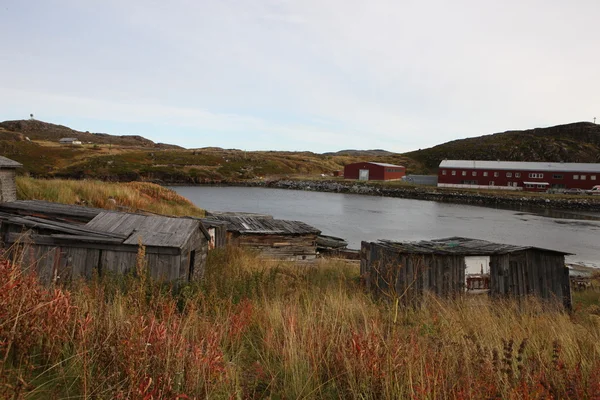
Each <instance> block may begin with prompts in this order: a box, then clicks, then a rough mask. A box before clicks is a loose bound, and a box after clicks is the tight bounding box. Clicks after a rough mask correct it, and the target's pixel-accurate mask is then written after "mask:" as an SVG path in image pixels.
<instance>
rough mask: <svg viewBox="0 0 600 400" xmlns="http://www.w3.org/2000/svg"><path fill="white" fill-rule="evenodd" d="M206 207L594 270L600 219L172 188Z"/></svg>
mask: <svg viewBox="0 0 600 400" xmlns="http://www.w3.org/2000/svg"><path fill="white" fill-rule="evenodd" d="M172 189H174V190H176V191H177V192H178V193H179V194H181V195H183V196H185V197H187V198H188V199H190V200H191V201H192V202H193V203H194V204H196V205H197V206H199V207H202V208H205V209H207V210H218V211H244V212H257V213H264V214H270V215H273V216H274V217H275V218H280V219H292V220H299V221H303V222H306V223H307V224H310V225H312V226H315V227H317V228H319V229H320V230H321V231H323V233H324V234H327V235H333V236H339V237H343V238H344V239H346V240H347V241H348V242H349V246H348V247H350V248H360V242H361V240H369V241H372V240H377V239H391V240H423V239H436V238H444V237H449V236H464V237H471V238H477V239H484V240H490V241H495V242H500V243H508V244H515V245H529V246H537V247H544V248H548V249H554V250H560V251H564V252H569V253H574V254H575V255H573V256H568V257H567V262H571V263H583V264H587V265H591V266H596V267H600V240H599V238H598V234H599V233H600V215H599V214H597V213H571V212H561V213H548V212H543V213H539V214H538V213H535V212H522V211H513V210H501V209H494V208H486V207H478V206H469V205H462V204H448V203H437V202H433V201H422V200H409V199H396V198H389V197H375V196H361V195H354V194H338V193H318V192H306V191H296V190H283V189H263V188H241V187H206V186H194V187H190V186H176V187H172Z"/></svg>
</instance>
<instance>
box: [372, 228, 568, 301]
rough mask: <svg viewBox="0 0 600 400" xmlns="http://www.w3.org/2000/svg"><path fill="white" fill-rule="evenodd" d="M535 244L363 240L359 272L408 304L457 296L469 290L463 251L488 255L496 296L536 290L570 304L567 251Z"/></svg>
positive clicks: (492, 291) (378, 288) (457, 239)
mask: <svg viewBox="0 0 600 400" xmlns="http://www.w3.org/2000/svg"><path fill="white" fill-rule="evenodd" d="M568 254H569V253H565V252H561V251H556V250H549V249H542V248H538V247H531V246H513V245H507V244H499V243H492V242H488V241H485V240H478V239H468V238H460V237H452V238H446V239H439V240H431V241H421V242H393V241H387V240H382V241H378V242H362V245H361V264H360V268H361V275H362V276H363V278H364V279H365V283H366V286H367V288H368V290H370V291H372V292H374V293H377V294H380V295H384V296H389V297H393V298H399V299H400V300H401V301H403V302H404V303H405V304H419V303H420V302H421V300H422V299H423V294H424V293H425V292H431V293H434V294H436V295H438V296H440V297H457V296H460V295H462V294H463V293H464V291H465V257H470V256H489V257H490V294H491V295H492V296H509V297H522V296H528V295H532V296H537V297H539V298H541V299H544V300H547V301H551V302H558V303H561V304H562V305H563V306H564V307H565V308H570V307H571V290H570V282H569V272H568V268H566V267H565V255H568Z"/></svg>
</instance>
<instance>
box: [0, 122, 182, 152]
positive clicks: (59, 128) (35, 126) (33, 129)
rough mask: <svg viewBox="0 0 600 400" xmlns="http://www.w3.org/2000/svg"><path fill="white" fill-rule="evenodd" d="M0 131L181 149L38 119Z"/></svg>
mask: <svg viewBox="0 0 600 400" xmlns="http://www.w3.org/2000/svg"><path fill="white" fill-rule="evenodd" d="M0 129H4V130H5V131H8V132H14V133H17V134H19V135H20V136H21V139H22V140H24V139H25V137H28V138H29V139H31V140H44V141H51V142H58V141H59V140H60V139H62V138H77V139H79V140H80V141H81V142H84V143H88V142H89V143H94V144H112V145H117V146H136V147H154V148H180V147H179V146H174V145H169V144H164V143H154V142H153V141H152V140H149V139H146V138H144V137H142V136H138V135H109V134H106V133H90V132H81V131H76V130H74V129H71V128H68V127H66V126H63V125H56V124H51V123H49V122H44V121H38V120H36V119H29V120H17V121H4V122H0Z"/></svg>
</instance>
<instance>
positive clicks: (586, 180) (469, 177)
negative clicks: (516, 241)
mask: <svg viewBox="0 0 600 400" xmlns="http://www.w3.org/2000/svg"><path fill="white" fill-rule="evenodd" d="M492 182H493V184H492ZM525 182H535V183H536V184H534V185H533V187H528V186H527V185H526V184H525ZM538 183H539V184H538ZM542 183H548V185H541V184H542ZM599 184H600V173H589V172H557V171H543V170H539V171H524V170H507V169H504V170H493V169H474V168H440V169H439V171H438V186H456V185H468V186H474V187H478V186H479V187H488V186H496V187H498V189H501V188H506V189H513V190H521V189H522V190H526V191H538V192H543V191H546V190H547V189H551V188H565V189H570V188H578V189H585V190H589V189H591V188H592V187H594V186H595V185H599Z"/></svg>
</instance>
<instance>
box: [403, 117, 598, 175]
mask: <svg viewBox="0 0 600 400" xmlns="http://www.w3.org/2000/svg"><path fill="white" fill-rule="evenodd" d="M404 155H405V156H406V157H410V158H413V159H415V160H417V161H419V162H421V163H423V164H424V165H425V166H426V167H428V168H430V169H431V170H435V169H436V168H437V167H438V166H439V164H440V162H441V161H442V160H444V159H453V160H493V161H495V160H502V161H548V162H561V161H562V162H586V163H595V162H600V125H596V124H593V123H589V122H578V123H573V124H566V125H558V126H553V127H550V128H537V129H529V130H525V131H508V132H503V133H496V134H493V135H486V136H479V137H475V138H468V139H461V140H454V141H452V142H448V143H444V144H440V145H438V146H435V147H431V148H429V149H424V150H418V151H413V152H410V153H405V154H404Z"/></svg>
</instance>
